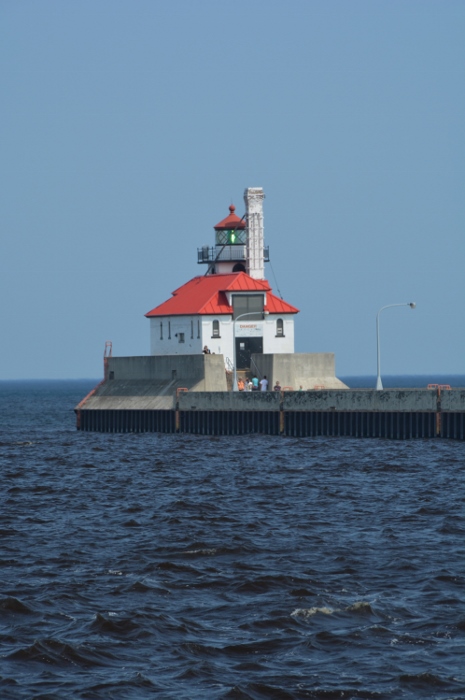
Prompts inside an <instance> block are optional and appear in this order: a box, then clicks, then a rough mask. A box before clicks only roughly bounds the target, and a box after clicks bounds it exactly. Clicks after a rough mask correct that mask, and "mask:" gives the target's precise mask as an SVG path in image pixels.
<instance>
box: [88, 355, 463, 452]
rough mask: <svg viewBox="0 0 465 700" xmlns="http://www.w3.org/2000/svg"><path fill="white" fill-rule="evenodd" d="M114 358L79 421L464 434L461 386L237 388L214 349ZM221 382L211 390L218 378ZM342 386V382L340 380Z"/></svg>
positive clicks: (202, 431) (147, 428) (230, 429)
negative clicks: (210, 352) (231, 386)
mask: <svg viewBox="0 0 465 700" xmlns="http://www.w3.org/2000/svg"><path fill="white" fill-rule="evenodd" d="M162 359H163V362H160V361H159V360H160V358H157V357H144V358H109V362H108V364H107V367H106V377H105V380H104V381H103V382H102V383H101V384H100V385H99V386H98V387H96V389H95V390H94V392H91V394H90V395H89V396H88V397H86V398H85V399H83V401H81V403H80V404H79V405H78V406H77V407H76V409H75V410H76V414H77V428H78V429H79V430H83V431H98V432H110V433H116V432H121V433H126V432H160V433H176V432H177V433H191V434H198V435H245V434H250V433H262V434H267V435H282V436H289V437H318V436H326V437H357V438H362V437H378V438H389V439H414V438H450V439H456V440H464V439H465V390H464V389H441V387H436V388H432V389H386V390H383V391H376V390H375V389H324V390H308V391H279V392H274V391H267V392H232V391H227V390H226V377H225V372H224V365H223V358H222V357H221V356H219V355H218V356H215V355H198V356H188V357H186V356H184V357H177V356H166V357H164V358H162ZM218 383H219V384H220V385H222V386H223V387H224V388H223V389H222V390H219V391H218V390H211V389H210V387H216V386H218ZM343 386H344V385H343Z"/></svg>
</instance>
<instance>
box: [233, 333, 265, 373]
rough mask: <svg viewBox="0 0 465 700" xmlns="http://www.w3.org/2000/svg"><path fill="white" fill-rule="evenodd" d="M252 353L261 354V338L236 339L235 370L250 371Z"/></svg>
mask: <svg viewBox="0 0 465 700" xmlns="http://www.w3.org/2000/svg"><path fill="white" fill-rule="evenodd" d="M254 352H257V353H262V352H263V338H236V369H250V358H251V356H252V353H254Z"/></svg>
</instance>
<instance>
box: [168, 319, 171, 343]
mask: <svg viewBox="0 0 465 700" xmlns="http://www.w3.org/2000/svg"><path fill="white" fill-rule="evenodd" d="M168 340H171V321H168Z"/></svg>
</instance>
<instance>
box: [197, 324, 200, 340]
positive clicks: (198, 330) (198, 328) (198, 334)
mask: <svg viewBox="0 0 465 700" xmlns="http://www.w3.org/2000/svg"><path fill="white" fill-rule="evenodd" d="M197 338H200V319H198V320H197Z"/></svg>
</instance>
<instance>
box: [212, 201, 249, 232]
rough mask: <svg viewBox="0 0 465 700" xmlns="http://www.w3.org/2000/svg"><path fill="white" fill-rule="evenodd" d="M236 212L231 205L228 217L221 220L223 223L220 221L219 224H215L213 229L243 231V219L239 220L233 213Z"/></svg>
mask: <svg viewBox="0 0 465 700" xmlns="http://www.w3.org/2000/svg"><path fill="white" fill-rule="evenodd" d="M235 211H236V207H235V206H234V204H231V206H230V207H229V212H230V213H229V216H227V217H226V219H223V221H220V223H219V224H216V226H214V227H213V228H215V229H230V228H233V229H235V230H237V229H244V228H245V220H244V219H239V217H238V216H237V214H235V213H234V212H235Z"/></svg>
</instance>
